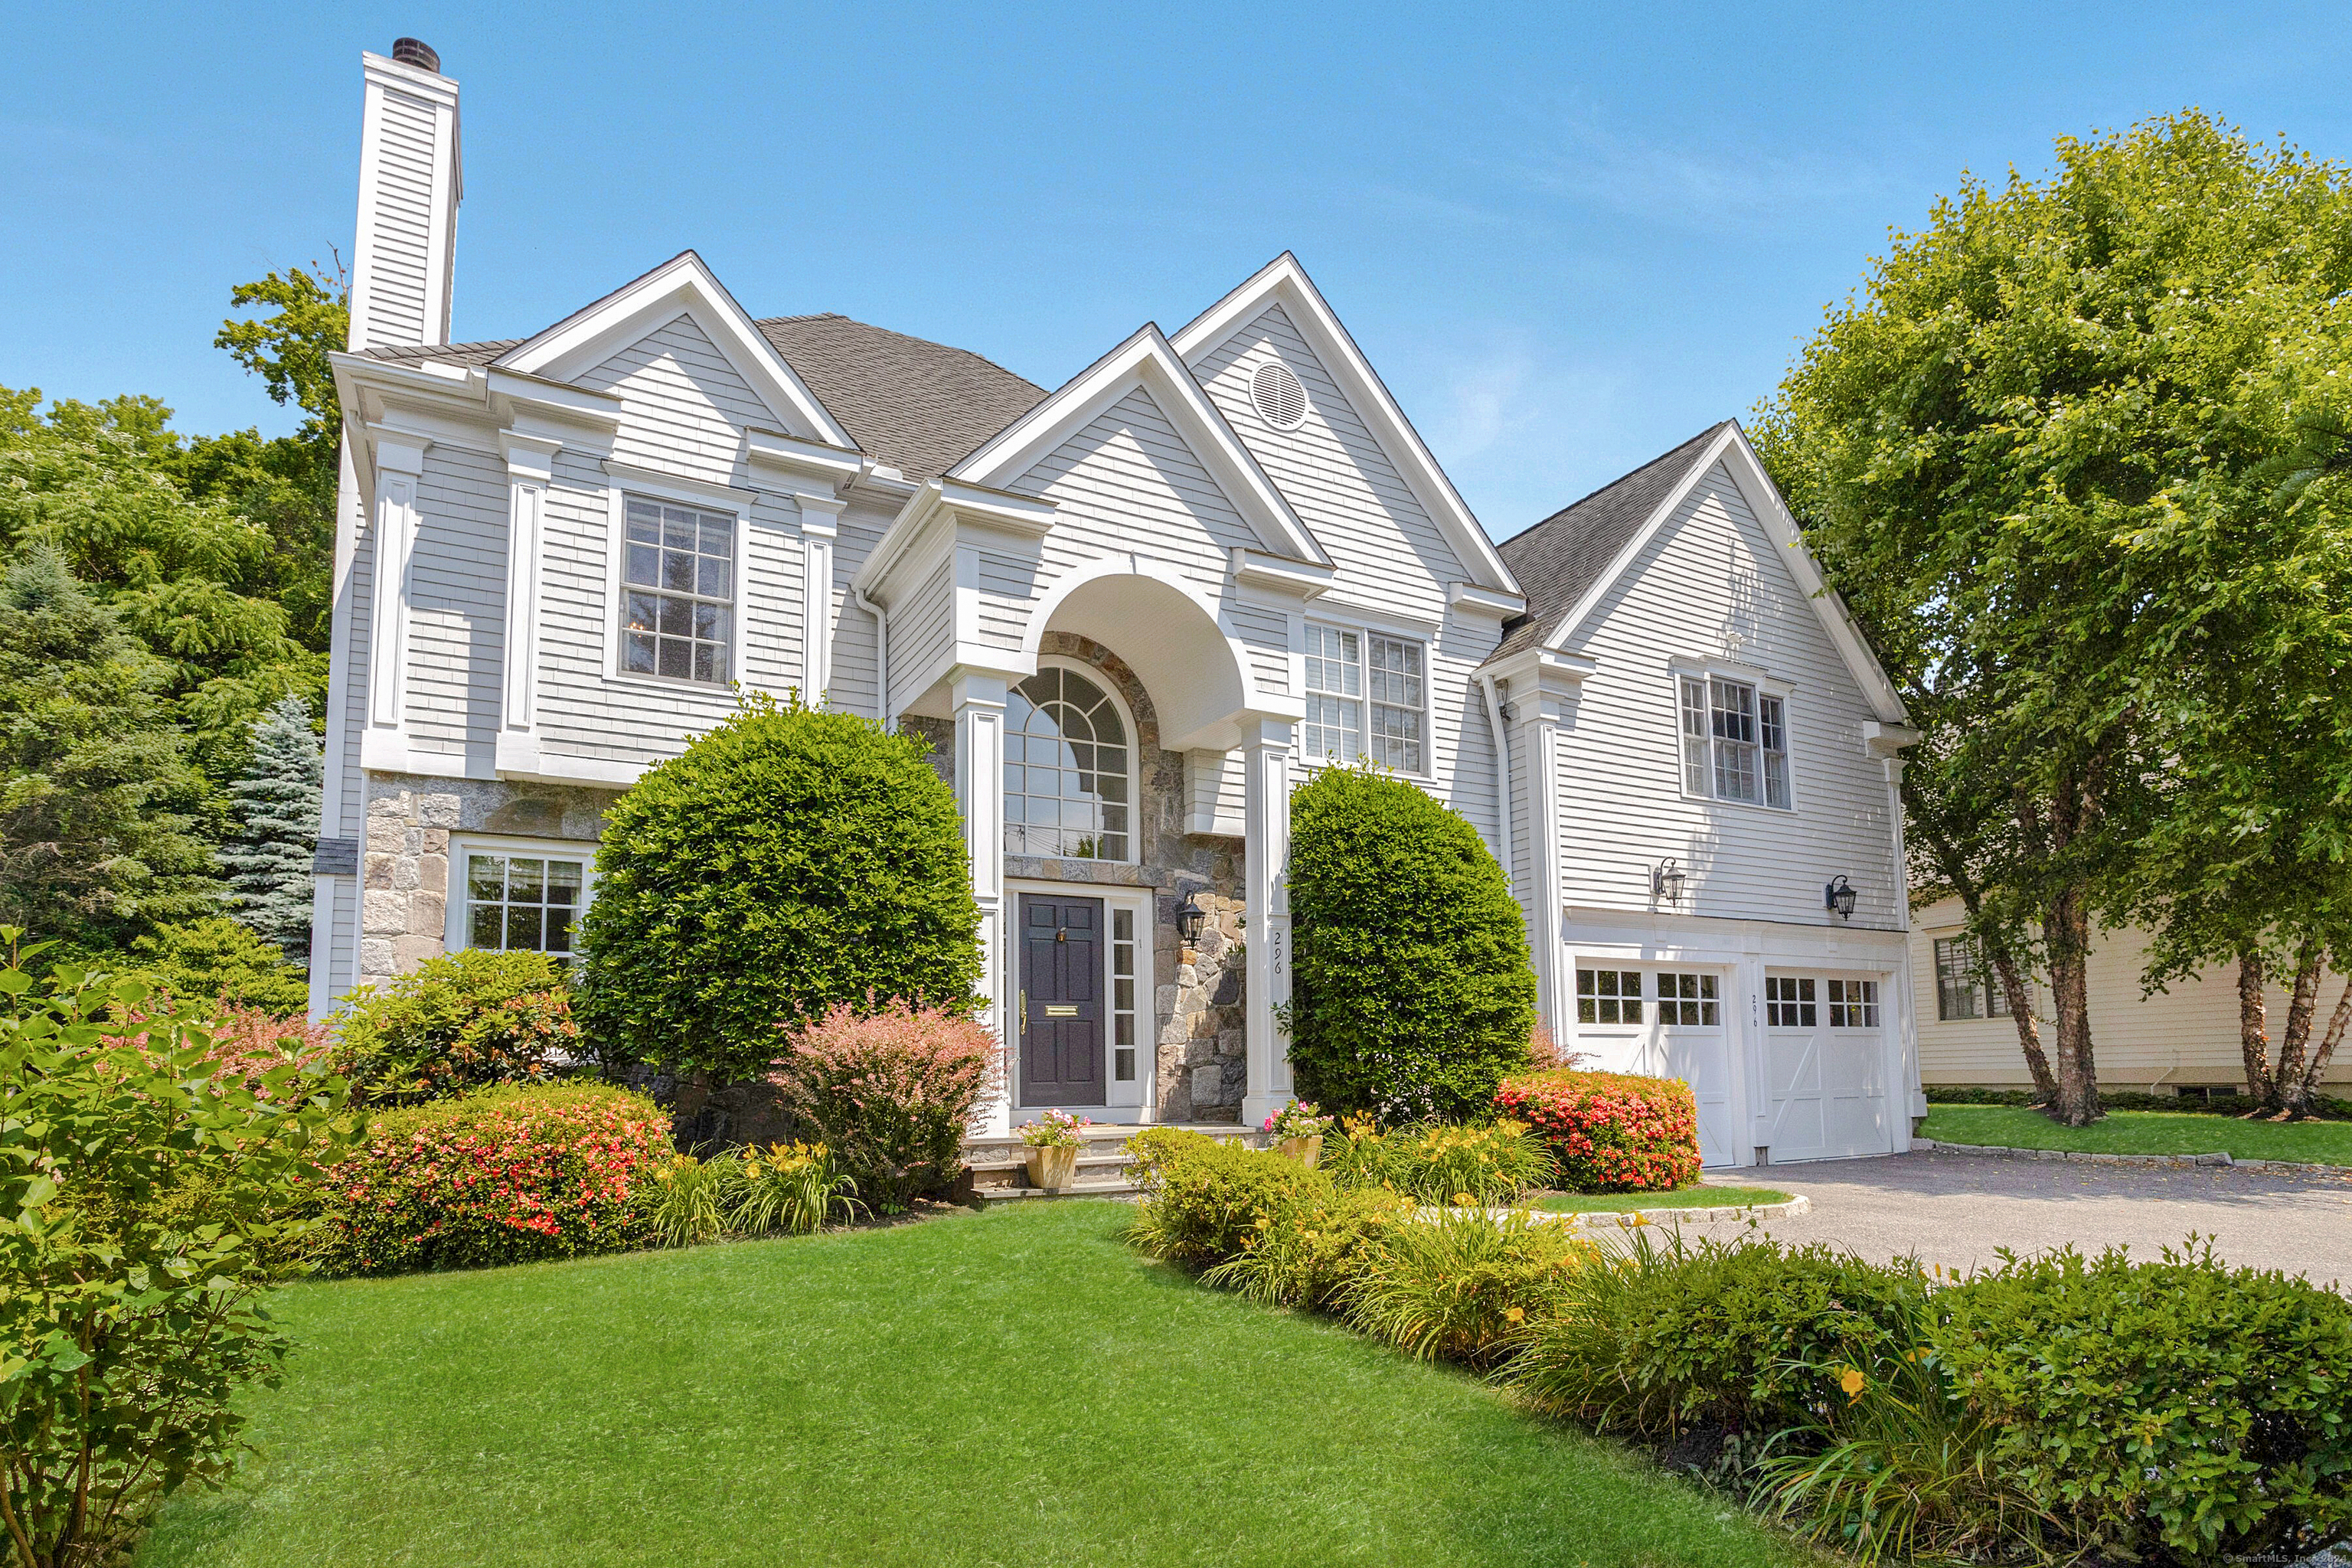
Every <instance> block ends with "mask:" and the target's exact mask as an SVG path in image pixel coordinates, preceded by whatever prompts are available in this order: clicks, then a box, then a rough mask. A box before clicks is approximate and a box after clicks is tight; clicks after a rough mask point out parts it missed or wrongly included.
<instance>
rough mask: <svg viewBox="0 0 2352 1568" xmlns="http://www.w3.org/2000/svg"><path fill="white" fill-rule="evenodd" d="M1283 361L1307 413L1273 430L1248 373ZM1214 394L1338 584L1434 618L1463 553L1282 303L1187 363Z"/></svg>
mask: <svg viewBox="0 0 2352 1568" xmlns="http://www.w3.org/2000/svg"><path fill="white" fill-rule="evenodd" d="M1275 360H1279V361H1280V362H1281V363H1284V364H1286V365H1287V366H1289V367H1290V370H1291V372H1292V374H1295V375H1297V377H1298V380H1299V383H1300V384H1302V385H1303V386H1305V387H1306V389H1307V419H1306V423H1304V424H1303V425H1301V426H1299V427H1298V428H1297V429H1296V430H1277V429H1275V428H1274V427H1273V426H1269V425H1267V424H1266V423H1265V420H1264V419H1262V418H1260V417H1259V416H1258V412H1257V407H1256V405H1255V403H1254V402H1252V400H1251V397H1250V377H1251V376H1252V375H1254V374H1256V372H1257V370H1258V368H1259V367H1260V366H1261V365H1264V364H1265V363H1269V362H1271V361H1275ZM1193 373H1194V374H1195V375H1196V376H1197V377H1198V378H1199V379H1200V381H1201V383H1202V386H1203V387H1205V388H1206V389H1207V391H1208V394H1209V396H1210V398H1211V399H1212V400H1213V402H1214V403H1215V404H1216V405H1217V407H1218V408H1219V410H1220V411H1222V412H1223V415H1224V416H1225V419H1226V422H1227V423H1229V424H1230V425H1232V426H1233V427H1234V431H1235V433H1236V434H1238V435H1239V436H1240V437H1241V438H1242V442H1243V444H1244V446H1246V447H1248V448H1249V449H1250V453H1251V455H1252V456H1254V457H1255V458H1257V460H1258V465H1259V466H1260V467H1261V468H1264V469H1265V473H1266V477H1267V478H1269V479H1272V480H1273V481H1274V483H1275V485H1276V488H1277V489H1280V490H1281V491H1282V493H1283V495H1284V497H1285V498H1286V500H1289V502H1290V505H1291V510H1294V511H1296V512H1297V514H1298V519H1299V521H1302V522H1304V523H1305V524H1306V525H1307V530H1308V531H1309V532H1311V533H1313V534H1314V535H1315V537H1316V539H1317V541H1318V542H1320V543H1321V544H1322V546H1323V548H1324V550H1325V551H1326V552H1328V554H1329V555H1330V557H1331V560H1332V563H1333V564H1334V565H1336V566H1337V567H1338V568H1339V581H1338V583H1337V584H1335V586H1334V590H1333V591H1334V592H1335V593H1338V594H1339V595H1345V596H1349V597H1360V598H1363V599H1365V600H1366V601H1367V602H1369V603H1372V604H1380V605H1389V606H1391V608H1393V609H1395V610H1397V611H1399V612H1402V613H1404V614H1408V615H1413V616H1421V617H1423V618H1424V619H1430V620H1434V619H1435V618H1437V616H1440V615H1442V614H1444V607H1445V585H1446V584H1448V583H1457V582H1461V581H1463V580H1464V579H1465V575H1466V574H1465V572H1464V571H1463V568H1462V564H1461V562H1460V560H1459V559H1458V558H1457V557H1456V556H1455V554H1454V550H1453V548H1452V547H1451V546H1450V545H1448V544H1447V543H1446V542H1445V538H1444V534H1443V533H1441V532H1440V531H1438V527H1437V524H1436V523H1435V522H1434V521H1432V520H1431V519H1430V516H1429V514H1428V512H1427V511H1425V510H1423V508H1422V505H1421V502H1420V501H1419V500H1416V499H1415V498H1414V496H1413V493H1412V489H1411V488H1410V487H1409V486H1407V485H1406V483H1405V482H1404V479H1403V478H1402V476H1401V475H1400V474H1399V473H1398V472H1397V471H1396V468H1395V467H1394V465H1392V464H1391V463H1390V461H1389V459H1388V455H1387V454H1386V453H1385V452H1383V451H1381V445H1380V442H1379V441H1378V440H1376V439H1374V437H1373V436H1372V433H1371V431H1370V428H1369V427H1368V426H1366V425H1365V423H1364V420H1363V417H1362V416H1360V414H1359V413H1358V412H1357V411H1356V409H1355V407H1354V406H1353V405H1351V404H1349V402H1348V400H1347V399H1346V398H1345V397H1344V396H1342V395H1340V392H1339V384H1338V383H1336V382H1334V381H1333V380H1332V379H1331V375H1330V373H1329V372H1328V370H1326V369H1325V368H1324V365H1323V362H1322V361H1321V360H1320V359H1318V358H1317V357H1316V354H1315V352H1314V350H1312V349H1310V348H1309V347H1307V340H1306V339H1305V338H1303V337H1301V336H1300V335H1299V332H1298V329H1297V326H1296V325H1295V324H1294V323H1293V322H1292V321H1291V320H1290V317H1289V314H1288V313H1287V312H1286V311H1285V310H1283V308H1282V307H1281V306H1279V305H1274V306H1269V307H1268V308H1267V309H1266V310H1265V312H1264V313H1263V314H1261V315H1260V316H1258V317H1257V319H1256V320H1255V321H1252V322H1251V323H1250V324H1249V325H1247V326H1245V327H1244V328H1242V329H1241V330H1240V331H1237V332H1235V333H1234V335H1233V336H1231V337H1229V338H1227V339H1226V340H1225V341H1224V342H1223V343H1221V344H1219V345H1218V347H1217V349H1216V351H1215V352H1214V353H1212V354H1209V355H1208V356H1206V357H1205V358H1203V359H1202V361H1201V363H1198V364H1197V365H1195V366H1194V367H1193Z"/></svg>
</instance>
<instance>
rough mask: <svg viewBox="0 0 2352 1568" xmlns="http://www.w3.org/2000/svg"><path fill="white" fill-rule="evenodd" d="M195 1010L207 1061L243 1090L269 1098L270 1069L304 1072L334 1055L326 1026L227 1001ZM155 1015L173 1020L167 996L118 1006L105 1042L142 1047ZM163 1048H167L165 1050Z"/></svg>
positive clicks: (303, 1087)
mask: <svg viewBox="0 0 2352 1568" xmlns="http://www.w3.org/2000/svg"><path fill="white" fill-rule="evenodd" d="M194 1011H195V1012H196V1014H197V1015H199V1016H200V1017H201V1018H202V1026H203V1029H204V1032H205V1035H206V1036H207V1037H209V1041H210V1043H209V1045H208V1047H207V1048H206V1050H205V1056H206V1058H207V1059H209V1060H211V1061H213V1062H215V1063H217V1064H218V1065H219V1066H221V1067H223V1068H226V1069H227V1070H228V1072H229V1073H230V1074H232V1075H234V1077H235V1078H236V1080H237V1081H238V1082H239V1083H241V1084H242V1085H243V1087H245V1088H247V1089H251V1090H252V1091H253V1092H254V1093H256V1094H258V1095H261V1096H263V1097H264V1098H265V1099H266V1098H268V1085H267V1084H265V1083H264V1082H263V1076H264V1075H265V1074H267V1073H268V1071H269V1070H270V1069H271V1068H279V1067H297V1068H305V1067H310V1066H313V1065H316V1064H320V1063H324V1062H326V1061H327V1060H328V1058H329V1057H330V1056H331V1054H332V1053H333V1050H334V1037H333V1036H332V1035H331V1034H330V1033H329V1032H328V1030H327V1027H326V1026H325V1025H323V1024H314V1023H312V1022H311V1021H310V1019H308V1018H305V1017H303V1016H300V1015H299V1014H298V1015H296V1016H292V1017H289V1018H281V1017H279V1016H277V1015H276V1014H274V1013H271V1012H269V1011H268V1009H266V1008H262V1007H240V1006H238V1005H236V1004H235V1003H232V1002H221V1003H217V1004H213V1003H199V1004H197V1005H196V1007H195V1009H194ZM154 1016H177V1015H176V1014H175V1012H174V1009H173V1001H172V995H171V994H170V993H169V992H168V991H162V990H159V991H157V992H156V993H155V994H153V995H152V996H150V997H149V998H148V999H147V1000H146V1001H144V1002H142V1003H141V1004H140V1005H137V1006H135V1007H133V1006H124V1005H118V1006H117V1007H116V1008H115V1009H114V1011H113V1015H112V1019H111V1022H110V1029H120V1030H121V1033H119V1034H118V1033H110V1034H109V1035H108V1036H107V1039H108V1040H109V1041H110V1043H118V1044H121V1045H144V1044H145V1043H146V1037H147V1030H146V1028H145V1025H146V1023H147V1021H148V1019H149V1018H151V1017H154ZM164 1048H169V1047H168V1045H167V1046H166V1047H164ZM294 1092H296V1093H298V1094H303V1093H308V1092H310V1089H309V1086H307V1085H298V1086H295V1089H294Z"/></svg>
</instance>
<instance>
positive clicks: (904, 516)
mask: <svg viewBox="0 0 2352 1568" xmlns="http://www.w3.org/2000/svg"><path fill="white" fill-rule="evenodd" d="M1055 515H1056V511H1055V506H1054V503H1053V502H1052V501H1047V500H1038V499H1037V498H1036V497H1035V496H1024V495H1015V494H1013V492H1011V491H1009V490H1000V489H992V488H990V487H988V486H986V485H976V484H972V483H971V482H969V481H967V480H962V479H929V480H926V481H925V482H924V483H922V484H921V485H919V486H918V487H916V489H915V493H914V494H913V495H910V496H908V498H907V504H906V505H904V506H902V507H900V508H899V509H898V516H897V517H895V518H893V519H892V520H891V522H890V526H889V528H888V529H887V531H884V533H883V535H882V539H881V542H879V543H877V545H875V547H874V552H873V553H872V554H870V555H868V556H866V563H865V564H864V565H862V566H860V567H859V568H858V569H857V574H856V576H855V577H853V578H852V579H851V581H850V586H851V588H852V589H853V590H855V591H856V592H857V593H861V594H866V595H872V596H873V597H875V598H877V599H880V600H882V601H883V602H884V603H885V604H887V603H888V601H889V585H890V581H891V579H892V578H893V577H895V576H896V575H897V574H898V569H899V568H900V567H902V566H905V565H906V564H908V563H909V562H912V561H917V560H919V561H921V563H923V564H924V565H925V566H927V567H928V566H929V565H931V564H933V563H934V556H933V554H932V552H927V551H924V550H921V549H919V545H920V543H921V542H922V541H923V540H925V539H926V538H927V537H928V536H929V534H931V533H932V532H933V531H935V530H936V529H940V528H944V529H947V530H950V531H953V530H954V529H956V528H957V527H958V526H960V525H968V526H971V527H977V528H981V529H984V530H988V531H993V532H997V533H1004V534H1011V535H1013V536H1014V537H1015V538H1021V539H1042V538H1043V537H1045V535H1046V534H1047V533H1049V532H1051V531H1053V527H1054V519H1055Z"/></svg>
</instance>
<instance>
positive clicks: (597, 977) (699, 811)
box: [580, 695, 980, 1155]
mask: <svg viewBox="0 0 2352 1568" xmlns="http://www.w3.org/2000/svg"><path fill="white" fill-rule="evenodd" d="M596 877H597V881H596V899H595V901H594V902H593V904H591V905H590V906H589V908H588V912H587V914H586V915H585V916H584V917H583V920H582V921H581V938H580V949H581V952H582V954H583V958H584V960H585V963H586V968H585V971H584V973H583V983H582V996H581V1002H580V1006H581V1012H582V1016H583V1022H585V1023H586V1024H587V1025H588V1026H589V1029H590V1032H591V1034H592V1036H593V1038H594V1039H595V1041H596V1043H597V1046H598V1047H599V1048H600V1049H603V1050H605V1051H607V1052H610V1053H613V1054H614V1055H617V1056H621V1057H626V1058H635V1059H642V1060H646V1061H653V1062H657V1063H660V1064H662V1065H664V1066H666V1067H668V1068H672V1069H674V1070H680V1071H693V1072H703V1073H708V1074H709V1076H710V1077H712V1078H713V1079H719V1080H720V1081H724V1082H742V1081H746V1080H749V1079H755V1078H759V1077H761V1076H762V1075H763V1074H764V1073H765V1072H766V1071H767V1068H768V1066H769V1064H770V1063H771V1062H772V1060H774V1059H775V1058H776V1056H777V1053H778V1049H779V1047H780V1046H781V1044H782V1042H781V1041H780V1040H779V1038H778V1037H777V1033H776V1027H777V1025H778V1024H779V1023H780V1022H782V1023H795V1022H800V1021H804V1020H808V1019H813V1018H815V1017H817V1016H820V1015H821V1014H824V1012H825V1011H827V1010H828V1009H829V1008H833V1007H835V1006H838V1005H849V1006H851V1007H853V1008H856V1010H858V1011H861V1012H871V1011H874V1010H875V1009H876V1008H877V1007H878V1006H880V1005H882V1004H883V1003H886V1002H888V1001H891V1000H893V999H904V1000H907V1001H909V1002H912V1003H916V1004H918V1005H924V1006H928V1007H930V1008H934V1009H938V1010H941V1011H945V1012H950V1013H964V1012H969V1011H970V1010H971V1007H972V1005H973V997H972V987H973V986H974V985H976V984H978V983H979V980H980V937H979V928H980V909H979V906H978V905H977V904H975V903H974V902H973V901H972V896H971V872H970V870H969V868H967V866H966V864H965V859H964V847H963V827H962V824H961V819H960V818H959V817H958V816H957V815H956V804H955V796H954V795H953V793H952V792H951V791H950V789H949V788H948V786H947V784H945V783H944V782H942V781H941V779H940V775H939V774H938V773H937V772H935V771H934V770H933V769H932V767H931V765H930V763H929V762H928V761H927V760H926V752H925V750H924V748H923V745H922V743H921V742H919V741H917V740H915V739H912V738H910V737H908V736H904V735H891V734H886V733H884V732H883V731H882V728H881V727H880V726H879V725H877V724H876V723H875V722H874V721H871V720H868V719H861V718H858V717H857V716H856V715H855V714H849V713H833V712H827V711H824V710H818V709H812V708H805V707H803V706H801V705H800V704H799V703H798V702H797V701H795V702H793V703H792V704H790V705H785V704H780V703H777V702H776V701H774V700H772V699H770V698H768V697H766V696H764V695H760V696H754V697H751V698H748V699H746V700H745V701H744V704H743V707H742V709H741V710H740V711H738V712H737V713H736V714H735V715H734V716H733V717H732V718H730V719H729V720H728V721H726V722H725V723H723V724H721V725H719V727H718V728H717V729H716V730H714V731H711V732H710V733H709V734H708V735H706V736H704V737H703V738H702V739H700V740H698V741H697V742H695V743H694V744H693V745H691V746H689V747H688V748H687V750H686V752H685V754H684V755H682V756H679V757H677V758H675V759H673V760H672V761H670V762H667V763H663V764H661V765H660V766H659V767H656V768H655V769H653V770H652V771H651V772H649V773H646V775H645V777H644V778H643V779H641V780H639V781H638V783H637V785H636V787H635V788H634V789H632V790H630V791H629V793H628V794H626V795H623V796H622V797H621V799H620V801H619V802H618V803H617V804H616V805H614V807H613V810H612V812H611V814H610V815H609V816H608V817H607V818H606V823H605V829H604V843H603V845H602V847H599V848H598V850H597V852H596ZM844 1153H845V1155H846V1151H844Z"/></svg>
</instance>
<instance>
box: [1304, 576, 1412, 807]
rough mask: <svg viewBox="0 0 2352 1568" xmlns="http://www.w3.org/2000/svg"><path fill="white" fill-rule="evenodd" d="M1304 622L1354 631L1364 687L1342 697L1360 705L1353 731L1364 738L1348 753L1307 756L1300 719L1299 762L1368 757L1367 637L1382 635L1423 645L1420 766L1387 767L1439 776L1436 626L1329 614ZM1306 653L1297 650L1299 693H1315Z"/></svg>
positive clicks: (1319, 765) (1319, 766)
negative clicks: (1311, 688) (1333, 617)
mask: <svg viewBox="0 0 2352 1568" xmlns="http://www.w3.org/2000/svg"><path fill="white" fill-rule="evenodd" d="M1306 624H1307V626H1321V627H1322V628H1323V629H1324V630H1326V631H1333V632H1349V633H1352V634H1354V636H1355V638H1356V671H1357V674H1358V675H1359V676H1360V680H1361V687H1362V689H1361V692H1360V695H1358V696H1356V697H1354V698H1352V699H1342V700H1349V701H1353V702H1355V703H1356V704H1357V706H1358V707H1359V708H1360V710H1361V711H1360V713H1359V714H1358V716H1357V718H1358V722H1357V732H1358V733H1359V734H1360V736H1361V738H1362V743H1363V749H1362V750H1361V751H1360V752H1358V753H1357V754H1356V755H1355V756H1352V757H1332V756H1328V755H1325V756H1309V755H1307V726H1306V724H1305V722H1304V721H1301V722H1300V724H1299V725H1298V752H1297V763H1298V765H1299V767H1300V768H1301V769H1302V770H1303V771H1305V772H1306V773H1308V774H1310V775H1311V774H1313V773H1319V772H1320V771H1321V770H1323V769H1324V768H1327V767H1332V766H1335V765H1336V766H1339V767H1353V766H1355V765H1356V763H1358V762H1360V761H1370V760H1371V755H1372V646H1371V639H1372V638H1374V637H1386V638H1388V639H1389V640H1390V641H1391V642H1404V643H1412V644H1413V645H1414V646H1416V647H1419V648H1420V649H1421V766H1419V767H1418V768H1390V769H1389V771H1390V772H1391V773H1395V774H1396V775H1397V776H1398V777H1399V778H1408V779H1419V780H1422V781H1423V782H1424V783H1431V782H1434V781H1435V779H1436V777H1437V725H1436V723H1435V716H1434V712H1433V709H1434V706H1435V703H1436V695H1437V693H1436V687H1437V681H1436V678H1435V656H1436V650H1437V637H1436V634H1435V632H1434V631H1433V630H1432V629H1430V628H1427V627H1423V626H1415V625H1414V624H1413V623H1409V622H1404V621H1395V622H1391V624H1389V625H1385V626H1384V625H1382V624H1381V623H1380V622H1379V621H1377V620H1364V621H1352V622H1351V621H1338V620H1330V619H1327V618H1326V617H1324V616H1307V618H1306ZM1300 646H1301V647H1302V648H1303V647H1304V646H1305V643H1304V639H1303V637H1302V640H1301V644H1300ZM1306 669H1307V655H1306V654H1305V653H1303V652H1302V653H1301V654H1300V655H1299V660H1298V694H1299V696H1300V697H1301V698H1302V699H1304V698H1307V697H1310V696H1313V695H1316V694H1315V693H1313V692H1310V691H1309V690H1308V689H1307V679H1306ZM1381 706H1382V707H1384V708H1402V707H1403V706H1404V704H1403V703H1402V702H1386V703H1382V704H1381ZM1377 765H1379V766H1382V767H1386V766H1387V764H1386V763H1379V764H1377Z"/></svg>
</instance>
